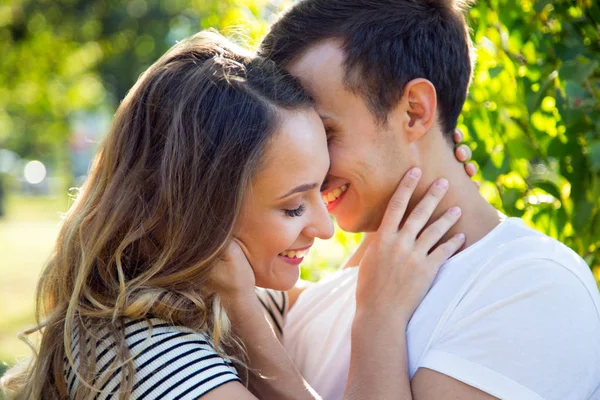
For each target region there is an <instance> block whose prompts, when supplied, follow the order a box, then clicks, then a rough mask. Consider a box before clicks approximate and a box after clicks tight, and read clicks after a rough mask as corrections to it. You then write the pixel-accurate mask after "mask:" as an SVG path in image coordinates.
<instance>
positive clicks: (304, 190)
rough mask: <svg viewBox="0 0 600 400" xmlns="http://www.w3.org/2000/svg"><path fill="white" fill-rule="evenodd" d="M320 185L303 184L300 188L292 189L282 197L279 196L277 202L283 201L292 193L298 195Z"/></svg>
mask: <svg viewBox="0 0 600 400" xmlns="http://www.w3.org/2000/svg"><path fill="white" fill-rule="evenodd" d="M319 186H320V185H319V184H318V183H305V184H303V185H300V186H296V187H295V188H293V189H292V190H290V191H289V192H288V193H286V194H284V195H283V196H281V197H280V198H279V200H281V199H284V198H286V197H288V196H291V195H292V194H294V193H300V192H306V191H308V190H310V189H314V188H317V187H319Z"/></svg>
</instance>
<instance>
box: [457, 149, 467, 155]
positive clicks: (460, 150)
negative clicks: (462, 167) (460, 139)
mask: <svg viewBox="0 0 600 400" xmlns="http://www.w3.org/2000/svg"><path fill="white" fill-rule="evenodd" d="M458 153H459V154H460V155H461V156H463V157H465V156H466V155H467V152H466V151H465V149H463V148H462V147H461V148H460V149H458Z"/></svg>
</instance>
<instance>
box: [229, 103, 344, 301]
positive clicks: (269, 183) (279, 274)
mask: <svg viewBox="0 0 600 400" xmlns="http://www.w3.org/2000/svg"><path fill="white" fill-rule="evenodd" d="M328 169H329V155H328V152H327V139H326V137H325V131H324V128H323V125H322V123H321V120H320V118H319V116H318V115H317V113H316V112H315V111H314V110H313V109H312V108H310V109H306V110H300V111H293V112H292V111H281V123H280V126H279V129H278V130H277V132H276V133H275V135H274V136H273V138H272V139H271V141H270V143H269V145H268V146H267V148H266V149H265V154H264V157H263V162H262V169H260V170H259V171H258V172H257V173H256V174H255V176H254V178H253V180H252V185H251V188H250V189H249V190H248V191H247V192H246V194H245V196H244V203H243V206H242V214H241V219H240V222H239V223H238V225H237V227H236V230H235V236H236V237H237V239H238V240H239V241H240V242H241V243H242V248H243V250H244V253H245V254H246V257H247V258H248V260H249V261H250V264H251V265H252V269H253V270H254V275H255V277H256V285H257V286H260V287H265V288H272V289H277V290H288V289H290V288H292V287H293V286H294V284H295V283H296V281H297V280H298V277H299V274H300V263H301V262H302V259H303V257H304V255H306V254H307V253H308V251H309V249H310V247H311V246H312V244H313V242H314V239H315V238H316V237H318V238H321V239H328V238H330V237H331V236H332V235H333V224H332V222H331V218H330V217H329V214H328V213H327V208H326V207H325V204H324V203H323V200H322V198H321V193H320V188H321V185H322V183H323V180H324V179H325V176H326V175H327V171H328Z"/></svg>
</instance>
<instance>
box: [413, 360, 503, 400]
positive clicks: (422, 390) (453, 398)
mask: <svg viewBox="0 0 600 400" xmlns="http://www.w3.org/2000/svg"><path fill="white" fill-rule="evenodd" d="M411 389H412V397H413V399H415V400H430V399H444V400H463V399H469V400H490V399H497V397H494V396H492V395H490V394H488V393H485V392H482V391H481V390H479V389H476V388H474V387H473V386H469V385H467V384H466V383H463V382H461V381H457V380H456V379H454V378H451V377H449V376H448V375H444V374H441V373H439V372H437V371H433V370H430V369H428V368H419V370H417V372H416V373H415V375H414V376H413V378H412V381H411Z"/></svg>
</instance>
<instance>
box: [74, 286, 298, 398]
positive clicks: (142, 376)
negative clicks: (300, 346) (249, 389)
mask: <svg viewBox="0 0 600 400" xmlns="http://www.w3.org/2000/svg"><path fill="white" fill-rule="evenodd" d="M256 294H257V296H258V298H259V300H260V302H261V303H262V305H263V307H264V309H265V316H266V317H267V320H268V321H269V323H270V324H271V326H272V327H273V330H274V331H275V333H276V334H277V336H278V337H279V339H280V340H281V336H282V328H283V319H284V317H285V314H286V313H287V304H288V301H287V294H286V293H284V292H278V291H274V290H269V289H258V288H257V290H256ZM95 336H96V337H98V339H97V340H96V370H97V371H98V373H97V376H98V378H97V379H96V381H95V382H94V384H95V385H94V386H95V388H97V389H100V393H99V394H98V395H96V396H95V397H94V399H98V400H108V399H118V398H119V389H120V386H121V369H120V368H117V369H111V367H113V366H112V363H113V361H114V360H115V357H116V354H115V350H114V347H115V343H114V340H112V339H111V335H110V333H108V331H104V332H100V333H99V334H97V335H95ZM78 337H79V335H78V330H77V329H76V330H75V331H74V333H73V343H72V346H71V352H72V354H73V357H74V361H75V367H76V368H78V367H79V350H80V346H79V340H78ZM125 340H126V342H127V345H128V346H129V351H130V353H131V356H132V357H133V364H134V368H135V376H134V380H133V390H132V393H131V395H130V396H129V397H128V398H129V399H135V400H142V399H161V398H168V399H174V400H175V399H186V400H187V399H198V398H199V397H201V396H202V395H204V394H206V393H208V392H209V391H211V390H212V389H214V388H216V387H218V386H221V385H223V384H225V383H227V382H232V381H238V382H239V381H241V380H240V378H239V376H238V373H237V371H236V369H235V367H234V366H233V364H232V362H231V361H230V360H229V359H228V358H227V356H226V355H224V354H223V353H221V355H219V354H218V353H217V351H216V350H215V347H214V345H213V344H212V341H211V339H210V338H209V337H208V335H207V334H205V333H204V332H197V331H194V330H192V329H189V328H186V327H182V326H174V325H172V324H170V323H168V322H166V321H164V320H161V319H158V318H151V319H148V320H143V319H138V320H132V321H129V322H127V323H126V324H125ZM86 347H87V346H86ZM65 381H66V384H67V387H68V391H69V397H70V398H71V399H73V398H75V397H76V390H77V387H78V385H79V378H78V377H77V376H76V375H75V373H74V370H73V368H71V366H70V365H69V364H68V362H67V360H66V358H65Z"/></svg>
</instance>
